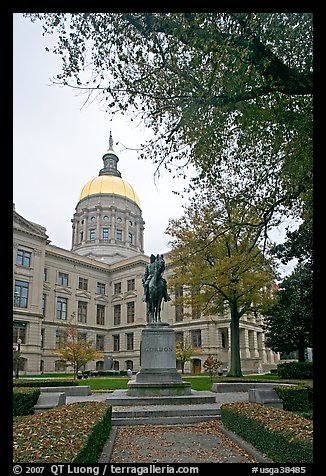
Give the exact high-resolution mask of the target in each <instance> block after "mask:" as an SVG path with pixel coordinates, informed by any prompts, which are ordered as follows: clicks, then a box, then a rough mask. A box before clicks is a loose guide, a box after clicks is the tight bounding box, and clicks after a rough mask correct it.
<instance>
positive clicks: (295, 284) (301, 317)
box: [265, 263, 313, 362]
mask: <svg viewBox="0 0 326 476" xmlns="http://www.w3.org/2000/svg"><path fill="white" fill-rule="evenodd" d="M276 298H277V299H276V300H275V303H274V305H273V306H272V307H271V308H270V309H269V310H268V311H267V312H266V317H265V324H266V341H265V342H266V344H267V345H268V346H269V347H270V348H271V349H273V350H274V351H276V352H284V353H287V354H288V353H290V352H293V351H298V359H299V361H300V362H302V361H304V360H305V349H306V347H312V346H313V281H312V269H311V264H310V263H300V264H299V265H298V266H297V267H296V268H295V270H294V271H293V273H291V275H290V276H288V277H286V278H285V279H284V280H283V282H282V283H281V285H280V289H279V290H278V291H277V293H276Z"/></svg>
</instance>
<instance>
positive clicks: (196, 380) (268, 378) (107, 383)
mask: <svg viewBox="0 0 326 476" xmlns="http://www.w3.org/2000/svg"><path fill="white" fill-rule="evenodd" d="M29 377H31V376H29ZM36 377H37V378H50V377H51V378H59V377H60V378H70V379H71V378H72V377H73V375H72V374H71V373H70V374H44V375H37V376H35V378H36ZM182 380H184V381H185V382H191V385H192V388H193V389H194V390H203V391H207V390H211V388H212V383H215V382H217V383H219V382H220V383H221V382H237V381H239V382H241V381H245V382H248V381H255V382H256V381H260V382H276V383H278V382H279V383H295V384H299V385H306V386H312V384H313V381H312V379H310V380H297V379H286V380H285V379H280V378H279V377H278V376H277V375H273V374H263V375H244V376H243V377H226V376H223V377H215V378H213V380H212V381H211V378H210V376H209V375H205V374H199V375H198V374H196V375H189V374H183V375H182ZM128 381H129V377H115V376H112V377H89V378H87V379H78V380H77V383H78V385H89V386H90V387H91V390H92V391H113V390H125V389H127V388H128Z"/></svg>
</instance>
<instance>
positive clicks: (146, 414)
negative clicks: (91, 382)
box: [105, 390, 220, 426]
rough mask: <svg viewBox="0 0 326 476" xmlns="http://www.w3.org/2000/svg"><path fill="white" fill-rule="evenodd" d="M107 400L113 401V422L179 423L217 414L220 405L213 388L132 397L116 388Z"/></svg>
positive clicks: (208, 417) (130, 423) (121, 424)
mask: <svg viewBox="0 0 326 476" xmlns="http://www.w3.org/2000/svg"><path fill="white" fill-rule="evenodd" d="M105 401H106V403H109V404H110V405H112V425H113V426H130V425H146V424H151V425H182V424H192V423H196V422H200V421H206V420H212V419H217V418H220V405H219V404H218V403H217V402H216V395H214V393H212V392H198V391H195V390H192V391H191V394H190V395H173V396H166V395H162V396H159V397H148V396H147V397H144V396H142V397H132V396H129V395H128V394H127V391H126V390H115V391H114V392H113V393H112V394H111V395H110V396H109V397H108V398H106V400H105Z"/></svg>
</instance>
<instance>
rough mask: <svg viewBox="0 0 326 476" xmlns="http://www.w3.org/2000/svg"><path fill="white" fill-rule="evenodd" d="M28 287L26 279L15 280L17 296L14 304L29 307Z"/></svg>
mask: <svg viewBox="0 0 326 476" xmlns="http://www.w3.org/2000/svg"><path fill="white" fill-rule="evenodd" d="M28 289H29V283H26V282H25V281H20V280H18V279H16V281H15V298H14V305H15V306H16V307H24V308H26V307H27V303H28Z"/></svg>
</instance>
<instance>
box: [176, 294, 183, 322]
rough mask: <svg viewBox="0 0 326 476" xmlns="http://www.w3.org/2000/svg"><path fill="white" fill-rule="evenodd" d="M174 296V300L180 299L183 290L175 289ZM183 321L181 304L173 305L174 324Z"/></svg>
mask: <svg viewBox="0 0 326 476" xmlns="http://www.w3.org/2000/svg"><path fill="white" fill-rule="evenodd" d="M174 294H175V298H176V300H178V299H180V298H182V296H183V288H182V287H181V288H175V291H174ZM182 320H183V305H182V303H180V302H179V303H178V304H176V305H175V321H176V322H180V321H182Z"/></svg>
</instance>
